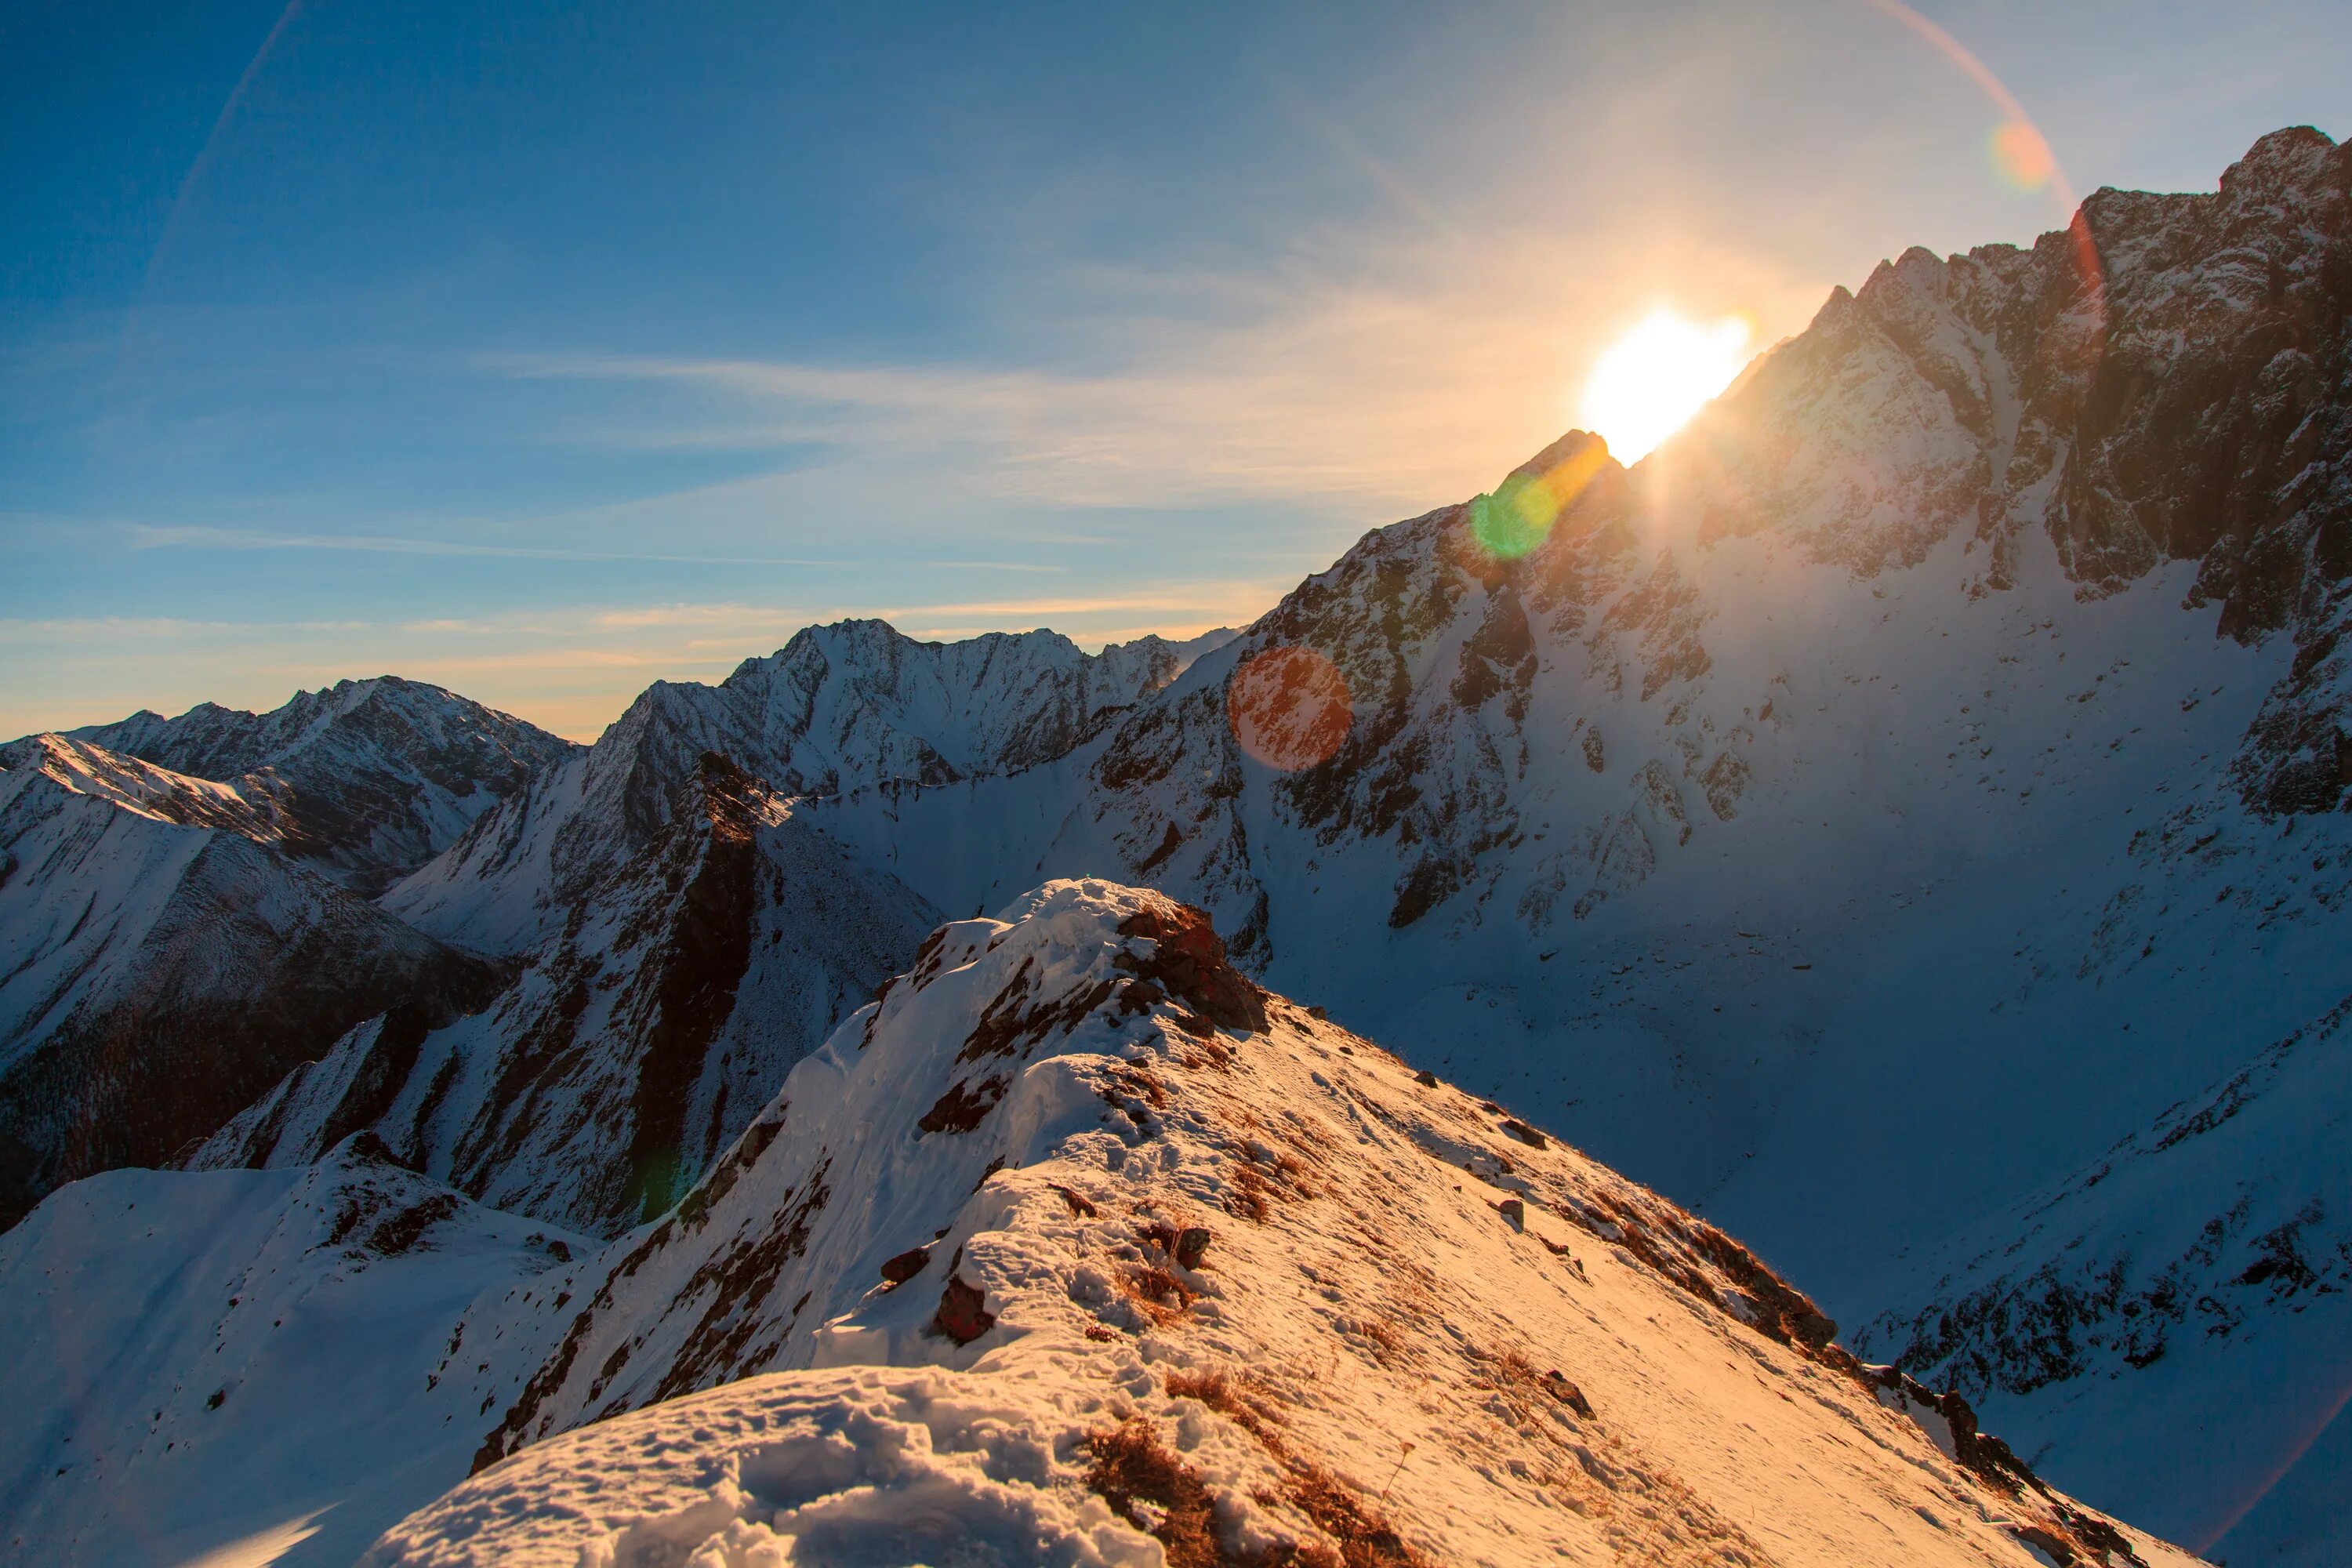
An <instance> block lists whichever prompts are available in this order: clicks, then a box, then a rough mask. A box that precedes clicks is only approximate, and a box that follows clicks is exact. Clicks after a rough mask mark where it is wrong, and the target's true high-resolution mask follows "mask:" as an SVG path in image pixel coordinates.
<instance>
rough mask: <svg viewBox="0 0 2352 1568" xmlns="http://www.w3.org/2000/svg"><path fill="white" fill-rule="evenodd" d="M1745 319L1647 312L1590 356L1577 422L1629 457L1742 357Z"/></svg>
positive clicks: (1719, 386)
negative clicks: (1598, 353)
mask: <svg viewBox="0 0 2352 1568" xmlns="http://www.w3.org/2000/svg"><path fill="white" fill-rule="evenodd" d="M1753 331H1754V329H1753V328H1751V327H1750V326H1749V325H1748V321H1747V319H1746V318H1745V317H1742V316H1726V317H1724V318H1722V319H1721V320H1719V321H1704V322H1702V321H1692V320H1691V319H1690V318H1689V317H1687V316H1685V315H1682V314H1680V313H1678V312H1676V311H1675V310H1666V309H1664V308H1661V309H1659V310H1653V311H1652V312H1651V313H1650V314H1649V315H1647V316H1645V317H1643V319H1642V320H1641V321H1638V322H1636V323H1635V324H1634V325H1633V327H1631V328H1629V329H1627V331H1625V333H1624V335H1622V337H1620V338H1619V339H1618V340H1617V341H1616V342H1614V343H1612V344H1611V345H1610V346H1609V347H1608V348H1607V349H1605V350H1603V351H1602V352H1601V357H1600V358H1599V359H1598V360H1595V361H1594V362H1593V365H1592V374H1591V376H1590V377H1589V378H1588V379H1587V380H1586V381H1585V384H1584V403H1583V406H1582V409H1581V411H1580V415H1579V416H1578V423H1580V424H1581V425H1582V426H1584V427H1585V428H1586V429H1588V430H1591V431H1593V432H1595V433H1596V434H1598V435H1599V436H1600V437H1601V439H1602V440H1604V441H1606V442H1608V443H1609V450H1610V453H1611V455H1612V456H1613V457H1614V458H1616V459H1617V460H1618V461H1619V462H1621V463H1631V462H1633V461H1635V460H1636V459H1638V458H1641V457H1643V455H1644V454H1645V453H1647V452H1648V451H1649V450H1650V448H1651V447H1654V446H1656V445H1657V444H1658V443H1659V442H1661V441H1663V440H1664V439H1665V438H1666V437H1668V436H1671V435H1673V434H1674V433H1675V431H1676V430H1678V429H1680V428H1681V427H1682V426H1683V425H1684V423H1685V421H1687V420H1688V419H1689V418H1690V416H1692V415H1694V414H1696V413H1697V412H1698V411H1699V410H1700V409H1701V408H1702V407H1704V406H1705V405H1706V401H1707V399H1709V398H1711V397H1713V396H1714V395H1716V394H1717V393H1719V392H1721V391H1722V390H1723V389H1724V388H1725V387H1727V386H1728V385H1730V384H1731V381H1732V378H1733V377H1734V376H1736V375H1738V374H1739V370H1740V367H1741V366H1742V365H1744V364H1745V363H1747V355H1748V340H1749V338H1750V337H1751V336H1752V335H1753Z"/></svg>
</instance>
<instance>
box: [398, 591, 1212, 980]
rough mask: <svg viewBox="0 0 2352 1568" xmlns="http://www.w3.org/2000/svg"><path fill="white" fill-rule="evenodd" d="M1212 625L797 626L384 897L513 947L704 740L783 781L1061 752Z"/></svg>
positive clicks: (581, 885)
mask: <svg viewBox="0 0 2352 1568" xmlns="http://www.w3.org/2000/svg"><path fill="white" fill-rule="evenodd" d="M1222 637H1223V634H1218V633H1212V634H1210V635H1209V636H1208V637H1202V638H1200V639H1196V641H1195V642H1194V643H1190V644H1175V643H1170V642H1167V641H1165V640H1164V639H1161V638H1159V637H1146V638H1142V639H1140V640H1139V641H1137V642H1132V643H1125V644H1118V645H1114V646H1112V647H1108V648H1106V649H1104V650H1103V651H1102V652H1101V653H1100V654H1097V655H1088V654H1084V653H1081V652H1079V651H1078V649H1077V647H1076V645H1075V644H1073V643H1072V642H1070V640H1069V639H1068V638H1066V637H1062V636H1060V635H1059V634H1057V633H1054V632H1045V631H1038V632H1024V633H1022V634H1020V635H1018V636H1004V635H1000V634H991V635H990V636H987V637H974V638H972V639H971V640H969V641H966V642H959V643H944V644H942V643H920V642H916V641H915V640H913V639H912V638H910V637H904V636H901V635H900V634H899V633H898V632H897V631H895V630H893V629H892V628H891V627H890V626H887V625H885V624H883V623H882V622H879V621H843V622H840V623H838V624H836V625H834V626H815V627H811V628H810V629H808V630H806V631H803V632H801V633H798V634H796V635H795V636H794V637H793V640H792V641H791V642H790V643H789V644H787V645H786V646H785V647H783V648H782V649H781V650H779V651H778V652H777V653H775V654H774V655H772V656H771V657H769V658H755V659H747V660H745V661H744V663H743V664H742V665H741V666H740V668H737V669H736V671H735V673H734V674H732V675H730V676H729V677H728V678H727V679H726V680H724V681H722V682H720V683H719V685H717V686H697V685H690V684H685V683H679V682H673V681H663V682H659V683H657V684H656V685H655V686H653V687H650V688H648V689H646V692H645V694H644V695H643V696H641V697H639V698H638V699H637V700H636V701H635V702H634V703H632V704H631V705H630V707H629V710H628V711H626V712H625V713H624V714H622V716H621V717H620V718H619V719H618V720H616V721H614V724H613V726H612V727H611V728H610V729H609V730H607V731H605V732H604V736H603V737H602V738H601V739H599V740H598V742H596V744H595V746H594V747H593V748H592V749H590V750H589V751H588V752H585V753H583V754H581V755H579V756H576V757H574V758H572V759H571V760H570V761H569V762H568V763H566V764H565V765H564V766H562V767H561V768H558V769H554V770H551V772H550V773H548V774H547V776H546V777H545V778H543V779H541V781H540V782H539V783H538V784H536V785H534V787H533V788H532V789H531V790H530V792H528V793H527V794H525V795H519V796H518V797H517V798H516V799H515V800H514V801H513V802H511V803H510V804H509V805H508V806H507V807H505V808H504V809H503V810H501V811H499V812H498V813H496V814H494V815H492V816H487V817H485V818H484V819H483V820H482V821H481V822H480V823H479V824H478V826H476V827H475V829H474V830H473V831H472V832H471V833H469V834H468V835H467V837H466V838H465V839H464V840H463V841H461V842H459V843H458V844H457V845H456V846H454V847H452V848H451V849H450V850H449V851H448V852H447V853H446V854H445V855H443V856H442V857H441V858H440V859H439V860H437V861H436V862H435V863H434V864H433V865H431V866H428V867H426V868H424V869H423V870H421V871H419V872H418V873H416V875H415V876H414V877H412V878H410V879H408V880H407V881H406V882H404V883H403V884H402V885H401V886H399V887H397V888H395V889H393V890H392V891H391V892H390V893H389V894H388V895H387V896H386V899H385V903H386V905H387V907H389V908H391V909H392V910H394V911H396V912H398V913H399V914H401V915H402V916H404V918H406V919H408V920H410V921H415V923H416V924H418V925H420V926H421V927H423V928H424V929H425V930H427V931H434V932H436V933H439V934H443V935H446V936H448V937H449V938H451V939H452V940H455V941H458V942H465V943H467V944H469V945H473V946H477V947H480V948H483V949H485V950H488V951H496V952H515V951H520V949H522V948H524V947H527V946H529V945H530V944H531V943H532V942H536V941H538V940H541V938H543V937H544V936H545V935H546V934H547V933H548V932H549V931H552V930H554V929H555V928H556V927H557V926H558V925H560V923H561V921H562V918H563V910H566V909H567V908H569V907H570V906H571V905H572V904H574V903H576V902H577V901H578V900H580V899H581V898H582V897H583V895H584V894H585V893H586V891H587V890H588V889H590V888H591V887H593V886H594V885H595V884H596V883H597V882H598V881H600V880H601V879H604V877H606V876H608V875H610V874H611V873H612V871H613V870H614V868H616V867H618V866H619V865H620V864H621V863H622V862H623V861H625V860H626V859H627V858H629V857H630V856H632V855H634V854H635V853H636V852H637V851H638V850H640V849H641V848H643V847H644V846H645V845H646V843H647V842H649V841H650V840H651V838H652V837H653V836H654V835H655V834H656V833H657V832H658V831H659V830H660V829H661V827H662V826H663V825H664V824H665V823H666V822H667V820H668V815H669V809H670V802H671V799H672V796H673V795H674V794H675V792H676V790H677V787H678V785H679V784H680V783H681V782H682V781H683V780H685V779H686V778H687V777H688V775H689V774H690V773H692V772H693V769H694V767H695V765H696V763H697V762H698V759H700V758H701V757H702V756H703V755H704V754H705V753H708V752H716V753H718V754H719V755H722V756H725V757H727V758H729V759H730V760H731V761H732V762H733V763H735V764H736V765H737V766H739V767H741V768H743V769H746V770H747V771H749V772H750V773H752V774H754V775H755V776H757V777H759V778H760V779H761V780H762V781H764V782H765V783H766V784H768V786H769V787H771V788H772V789H774V790H776V791H778V792H780V793H782V794H785V795H806V794H831V793H835V792H839V791H842V790H845V789H850V788H855V787H858V786H864V785H872V784H878V783H886V782H896V781H905V780H914V781H918V782H931V783H944V782H947V781H951V780H956V779H962V778H968V777H981V776H993V775H997V774H1001V773H1007V772H1011V771H1014V770H1017V769H1020V768H1023V767H1026V766H1029V765H1031V764H1033V763H1039V762H1043V761H1046V760H1049V759H1052V758H1055V757H1058V756H1061V755H1063V754H1064V753H1065V752H1068V751H1069V750H1070V749H1071V748H1072V747H1075V746H1076V745H1077V744H1078V743H1079V742H1082V741H1083V740H1085V739H1087V737H1089V736H1090V735H1092V734H1093V733H1094V732H1095V731H1097V729H1098V728H1099V727H1100V726H1101V725H1102V724H1103V723H1104V722H1105V721H1107V720H1108V717H1109V716H1110V715H1111V714H1113V713H1115V712H1117V711H1118V710H1121V709H1124V708H1126V707H1128V706H1129V705H1131V704H1133V703H1134V702H1136V701H1137V700H1139V699H1140V698H1141V697H1143V696H1145V695H1147V694H1148V693H1150V692H1151V691H1153V690H1156V689H1159V688H1160V687H1161V686H1163V685H1165V684H1166V683H1167V682H1168V681H1169V680H1170V679H1172V678H1173V677H1174V676H1175V675H1176V674H1177V673H1178V672H1179V671H1180V670H1181V669H1182V668H1185V666H1186V664H1187V662H1188V661H1189V659H1190V658H1192V656H1193V655H1194V654H1195V653H1196V652H1197V651H1199V650H1200V648H1202V647H1204V646H1215V645H1216V644H1217V643H1218V642H1219V641H1220V639H1221V638H1222Z"/></svg>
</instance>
